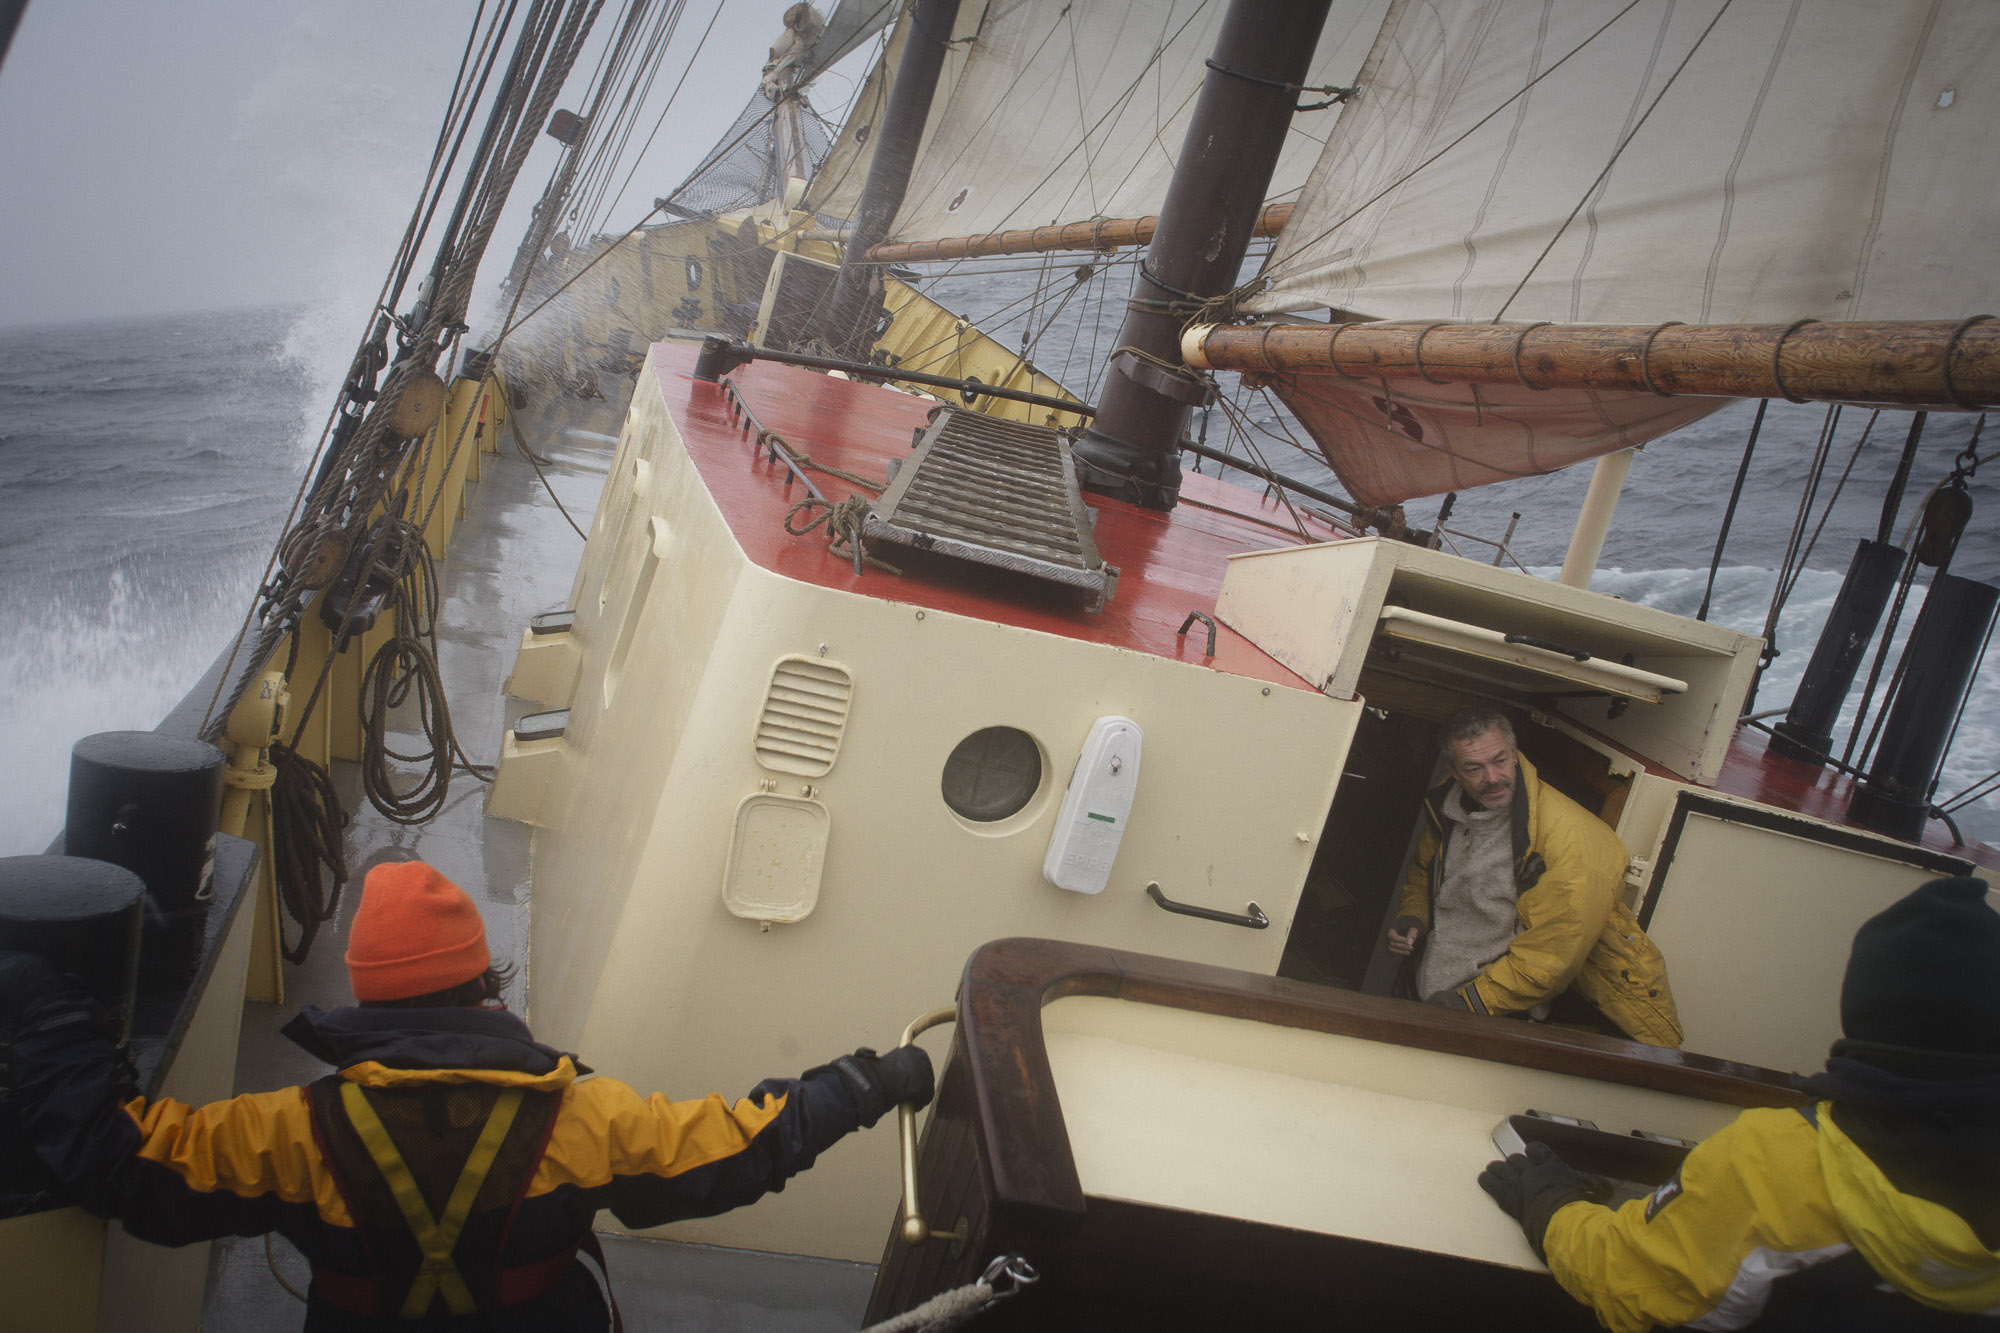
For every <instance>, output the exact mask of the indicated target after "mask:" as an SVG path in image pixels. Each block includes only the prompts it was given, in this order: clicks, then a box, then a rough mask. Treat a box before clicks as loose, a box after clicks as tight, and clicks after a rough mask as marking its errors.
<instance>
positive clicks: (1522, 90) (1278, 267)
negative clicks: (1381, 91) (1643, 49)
mask: <svg viewBox="0 0 2000 1333" xmlns="http://www.w3.org/2000/svg"><path fill="white" fill-rule="evenodd" d="M1640 3H1641V0H1627V3H1626V5H1625V7H1624V8H1623V9H1620V10H1619V11H1618V12H1617V13H1616V14H1613V15H1612V16H1611V17H1610V18H1608V19H1606V20H1605V21H1604V22H1603V23H1602V24H1601V25H1599V27H1598V28H1597V29H1596V31H1594V32H1592V33H1591V34H1590V36H1588V37H1586V38H1584V39H1583V40H1582V41H1581V42H1578V43H1577V44H1576V45H1575V46H1574V47H1572V48H1571V49H1570V50H1569V52H1568V53H1567V54H1565V55H1564V56H1563V57H1562V58H1561V59H1560V60H1557V61H1556V62H1555V63H1554V64H1553V65H1550V66H1549V67H1548V68H1547V69H1545V70H1543V71H1542V72H1541V73H1540V74H1537V75H1536V76H1535V77H1534V78H1532V79H1530V80H1528V81H1527V82H1526V83H1525V84H1523V85H1521V87H1519V88H1518V89H1516V90H1515V91H1514V92H1513V93H1512V94H1510V95H1509V96H1508V97H1507V98H1506V99H1505V100H1504V101H1502V102H1500V103H1499V105H1497V106H1495V107H1494V108H1493V109H1492V110H1491V111H1488V112H1487V113H1486V114H1485V115H1483V116H1481V117H1480V118H1479V119H1478V120H1476V121H1474V122H1473V123H1472V124H1471V125H1469V126H1467V127H1466V128H1465V129H1464V130H1463V131H1462V132H1461V133H1459V134H1458V135H1457V136H1456V137H1455V138H1453V139H1452V140H1451V142H1449V143H1447V144H1445V145H1444V146H1443V147H1442V148H1440V149H1438V150H1437V151H1436V152H1435V153H1432V154H1431V155H1430V156H1429V157H1426V158H1425V159H1424V160H1423V161H1421V162H1419V163H1417V165H1415V166H1414V167H1411V168H1410V169H1409V170H1408V171H1406V172H1404V173H1403V174H1402V175H1400V176H1398V177H1397V178H1396V179H1395V180H1393V181H1390V182H1389V183H1388V184H1387V185H1385V186H1383V187H1382V188H1381V189H1380V190H1377V191H1376V192H1375V193H1374V194H1372V195H1369V196H1368V197H1367V198H1366V199H1364V200H1362V201H1361V202H1360V203H1359V204H1356V205H1355V206H1354V207H1353V208H1351V209H1349V210H1348V211H1347V212H1346V213H1345V214H1344V215H1342V216H1341V217H1340V218H1338V219H1337V220H1335V221H1334V222H1331V223H1329V224H1328V225H1327V226H1326V228H1325V229H1324V230H1322V231H1320V232H1318V233H1317V234H1315V235H1313V236H1307V237H1302V238H1301V239H1300V241H1299V243H1298V244H1297V245H1294V246H1292V247H1291V248H1290V250H1289V253H1288V254H1287V256H1286V258H1285V259H1280V260H1276V261H1274V262H1273V263H1271V264H1270V265H1269V266H1267V268H1266V269H1265V271H1264V272H1263V273H1262V274H1260V275H1259V278H1258V282H1257V283H1256V284H1250V285H1244V286H1239V287H1237V288H1236V289H1235V290H1234V291H1233V292H1231V293H1230V296H1232V297H1238V298H1240V297H1242V296H1246V295H1248V294H1249V293H1250V291H1251V289H1252V286H1255V285H1261V283H1262V282H1263V280H1264V279H1267V278H1276V277H1279V276H1281V272H1282V270H1284V268H1285V265H1286V262H1287V261H1288V260H1292V261H1296V260H1298V258H1299V256H1300V255H1301V254H1302V253H1303V252H1304V251H1305V250H1306V249H1307V248H1309V247H1311V246H1314V245H1317V244H1318V243H1319V242H1321V241H1323V240H1325V239H1327V238H1328V237H1329V236H1331V235H1333V234H1334V233H1335V232H1337V231H1339V230H1340V229H1341V228H1342V227H1344V226H1346V225H1347V224H1348V223H1350V222H1352V221H1353V220H1354V219H1355V218H1357V217H1359V216H1361V214H1363V213H1365V212H1367V211H1368V210H1369V209H1370V208H1373V207H1374V206H1375V205H1376V204H1378V203H1380V202H1381V201H1382V200H1383V199H1385V198H1387V197H1388V196H1389V195H1391V194H1394V193H1395V192H1396V191H1397V190H1399V189H1401V188H1402V187H1403V186H1404V185H1406V184H1408V183H1409V182H1410V181H1411V180H1412V179H1414V178H1415V177H1416V175H1417V173H1419V172H1421V171H1423V170H1424V169H1425V168H1427V167H1429V166H1430V165H1431V164H1432V163H1434V162H1436V161H1437V160H1438V159H1439V158H1441V157H1443V156H1444V155H1445V154H1446V153H1449V152H1450V151H1451V150H1452V149H1454V148H1456V147H1458V146H1459V145H1460V144H1462V143H1464V142H1465V141H1466V140H1467V139H1469V138H1471V137H1472V136H1473V135H1475V134H1477V133H1478V132H1479V131H1480V130H1481V129H1483V128H1484V127H1485V125H1486V123H1487V122H1488V121H1490V120H1492V119H1493V118H1494V117H1495V116H1498V115H1499V114H1500V113H1501V112H1502V111H1505V110H1506V109H1507V108H1508V107H1510V106H1512V105H1513V104H1514V103H1516V102H1518V101H1520V100H1521V99H1522V98H1523V97H1526V96H1527V95H1528V94H1529V93H1530V92H1532V91H1534V89H1535V86H1536V85H1537V84H1539V83H1541V82H1542V80H1544V79H1546V78H1548V77H1550V76H1551V75H1553V74H1554V73H1555V72H1556V71H1557V70H1559V69H1561V68H1562V67H1563V66H1564V65H1566V64H1568V63H1569V62H1570V61H1571V60H1573V59H1575V58H1576V56H1577V55H1579V54H1580V53H1581V52H1583V51H1584V50H1585V49H1586V48H1587V47H1589V46H1590V44H1591V43H1592V42H1595V41H1596V40H1597V39H1598V38H1599V37H1602V36H1603V35H1604V34H1605V33H1606V32H1607V31H1609V30H1610V29H1611V27H1612V26H1613V25H1614V24H1616V23H1618V21H1619V20H1621V19H1623V18H1624V17H1625V16H1626V15H1627V14H1629V13H1631V12H1632V11H1633V10H1635V9H1637V8H1638V7H1639V5H1640Z"/></svg>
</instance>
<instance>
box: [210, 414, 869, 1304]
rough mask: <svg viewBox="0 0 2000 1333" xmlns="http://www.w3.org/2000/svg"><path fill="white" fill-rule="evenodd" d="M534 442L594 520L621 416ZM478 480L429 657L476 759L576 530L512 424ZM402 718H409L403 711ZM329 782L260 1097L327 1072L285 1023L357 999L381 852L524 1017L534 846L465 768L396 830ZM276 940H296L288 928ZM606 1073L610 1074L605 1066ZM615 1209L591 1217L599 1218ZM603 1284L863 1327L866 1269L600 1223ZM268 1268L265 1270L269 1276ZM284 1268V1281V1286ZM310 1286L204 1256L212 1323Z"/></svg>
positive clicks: (276, 1259) (567, 573) (343, 778)
mask: <svg viewBox="0 0 2000 1333" xmlns="http://www.w3.org/2000/svg"><path fill="white" fill-rule="evenodd" d="M589 425H590V427H591V429H588V430H586V429H582V428H575V429H571V430H569V431H566V432H564V431H558V432H553V433H551V434H549V435H547V436H538V434H537V433H536V432H535V431H534V430H533V429H532V428H530V429H529V430H528V438H529V439H530V440H533V441H535V443H536V447H537V448H538V449H539V450H541V451H542V452H543V453H544V455H545V457H546V458H547V459H548V461H547V462H545V463H544V464H543V467H542V471H543V472H544V473H546V475H547V477H548V481H549V485H550V487H551V488H552V489H553V490H554V492H555V494H556V495H557V496H558V497H559V498H560V499H561V501H562V503H563V506H564V507H565V508H567V509H568V510H569V513H570V515H571V516H572V517H573V518H574V519H575V521H576V523H577V524H578V525H579V526H580V527H582V528H583V529H584V530H586V531H588V530H589V526H590V515H591V512H592V510H593V508H594V507H595V505H596V503H597V497H598V494H599V492H600V491H601V490H602V488H603V484H604V479H605V473H606V470H607V468H608V467H609V465H610V461H611V454H612V449H613V447H614V443H615V441H614V440H613V439H612V438H610V437H608V436H607V435H606V434H605V432H606V430H608V429H615V428H616V425H615V422H611V423H609V424H606V423H605V422H595V421H594V422H591V423H589ZM481 469H482V476H481V480H480V481H478V482H476V483H474V484H473V485H472V486H471V487H470V488H469V490H468V492H467V497H466V510H467V512H466V517H465V519H464V520H463V522H462V523H461V524H460V526H459V528H458V530H457V532H456V533H455V534H454V536H453V538H452V544H451V550H450V556H449V559H448V561H447V562H446V563H445V565H444V566H443V567H442V568H441V570H440V574H441V576H442V578H441V581H442V588H441V592H442V595H443V599H444V607H443V610H442V612H441V614H440V615H439V629H438V641H439V643H438V655H439V659H440V660H439V667H440V669H441V671H442V673H443V676H444V681H445V689H446V697H447V699H448V701H449V704H450V708H451V718H452V725H453V727H454V729H455V730H456V731H457V733H458V737H459V740H460V743H461V744H462V745H463V747H464V749H465V751H466V753H467V754H468V755H470V756H471V757H472V758H473V759H474V760H476V761H478V762H480V763H491V762H492V761H493V760H494V759H495V758H496V757H497V755H498V753H499V750H500V741H501V737H502V735H503V733H504V732H505V730H506V728H507V727H508V726H509V725H511V724H512V722H513V721H514V719H515V718H517V717H519V716H520V715H521V714H522V713H525V712H529V711H532V709H533V705H532V704H531V703H530V702H528V701H524V700H518V699H508V698H506V697H505V696H503V695H502V693H501V687H502V685H503V683H504V682H505V680H506V677H507V674H508V672H509V671H510V670H511V669H512V667H513V663H514V653H515V649H516V647H517V646H518V644H519V642H520V636H521V631H522V629H523V628H524V627H525V626H526V625H527V623H528V618H529V617H530V616H531V615H533V614H534V613H536V612H538V611H548V610H556V609H559V608H561V607H563V606H565V605H566V604H567V601H568V597H569V592H570V586H571V583H572V580H573V578H574V575H575V570H576V563H577V559H578V557H579V556H580V555H581V553H582V550H583V542H582V539H581V538H579V537H578V536H577V535H576V533H575V532H574V531H572V530H571V528H570V526H569V524H568V523H567V522H565V521H564V519H563V516H562V514H561V513H560V512H559V511H558V510H557V508H556V506H555V505H554V504H553V503H552V502H551V501H550V498H549V492H548V490H545V489H544V486H543V483H542V482H541V481H540V480H539V479H538V478H537V476H536V474H535V470H534V468H532V467H531V466H530V465H529V463H528V462H527V460H526V459H524V458H523V457H522V456H521V455H520V453H519V451H518V450H517V449H516V448H515V446H514V444H513V440H512V436H511V435H508V436H507V437H506V438H505V442H504V443H503V445H502V452H501V453H500V454H499V455H497V456H496V455H486V456H484V457H483V458H482V459H481ZM397 722H398V723H399V724H402V723H405V722H413V719H397ZM390 747H391V748H392V749H395V750H399V751H402V752H405V753H411V752H415V751H417V750H421V749H422V748H423V743H422V741H421V740H420V739H419V738H418V737H417V735H416V734H415V732H414V731H406V732H403V733H401V734H400V735H398V734H393V733H392V735H391V736H390ZM333 777H334V780H335V783H336V785H337V786H338V787H339V789H340V793H341V799H342V801H343V802H344V803H345V805H346V808H347V810H348V812H349V814H350V815H351V816H352V818H353V822H352V823H351V824H350V826H349V828H348V831H347V855H348V866H349V869H350V870H351V871H352V879H351V880H350V881H349V884H348V887H347V889H346V890H345V891H344V892H343V894H342V898H341V902H340V909H339V913H338V916H337V917H336V919H335V920H333V921H330V922H328V923H327V924H326V925H325V926H323V927H322V928H321V931H320V934H319V937H318V939H317V940H316V941H315V942H314V945H313V947H312V950H311V952H310V953H309V955H308V956H307V958H306V959H305V961H304V962H303V963H302V964H299V965H297V966H293V965H290V964H287V965H286V967H285V1003H283V1004H279V1005H272V1004H259V1003H255V1002H250V1003H246V1004H245V1005H244V1011H243V1035H242V1045H241V1050H240V1053H239V1056H238V1060H237V1067H236V1088H235V1090H236V1091H237V1092H238V1093H243V1092H260V1091H268V1090H270V1089H274V1088H281V1087H286V1086H289V1085H292V1084H299V1083H306V1082H310V1081H311V1080H313V1079H316V1078H319V1077H322V1076H324V1075H325V1074H326V1073H328V1072H329V1069H328V1066H326V1065H324V1064H322V1063H320V1062H319V1061H318V1060H316V1059H314V1058H313V1057H312V1056H310V1055H307V1054H306V1053H305V1052H304V1051H302V1050H300V1049H299V1048H298V1047H296V1046H294V1045H293V1044H292V1043H291V1042H290V1041H288V1040H286V1039H285V1038H284V1037H282V1036H280V1035H279V1032H278V1030H279V1028H281V1027H282V1026H283V1025H284V1024H285V1023H286V1022H287V1021H289V1020H290V1018H291V1017H292V1015H293V1014H294V1013H295V1012H296V1011H297V1009H298V1008H299V1006H301V1005H306V1004H314V1005H319V1006H321V1007H323V1008H332V1007H334V1006H337V1005H343V1004H351V1003H352V1002H353V1000H352V996H351V994H350V992H349V990H348V986H347V971H346V967H345V964H344V963H343V962H342V961H341V954H342V953H343V951H344V950H345V948H346V941H347V931H348V926H349V924H350V922H351V921H352V919H353V914H354V909H355V907H356V905H357V904H358V903H359V901H360V887H361V879H362V876H363V875H365V874H366V873H367V870H368V868H369V867H370V866H373V865H375V864H378V863H379V862H382V861H385V860H402V859H407V858H409V857H412V856H415V857H421V858H422V859H423V860H426V861H429V862H430V863H431V864H433V865H435V866H437V867H438V869H440V870H441V871H443V872H444V873H445V874H446V875H448V876H450V877H451V879H452V880H454V881H455V882H456V883H458V884H459V885H460V886H461V887H462V888H464V889H465V891H466V892H467V893H469V894H470V895H472V898H473V900H474V901H475V902H477V903H478V904H479V907H480V911H481V914H482V915H483V917H484V919H485V922H486V935H487V940H488V943H489V945H490V947H491V948H492V951H493V955H494V959H495V961H496V962H502V961H504V962H507V963H511V964H512V965H513V966H514V967H515V968H516V970H517V975H516V978H515V981H514V983H513V985H512V986H511V987H510V990H509V993H508V997H507V998H508V1002H509V1004H510V1005H511V1006H512V1007H513V1008H514V1009H515V1010H516V1011H517V1012H518V1011H522V1010H523V1008H524V998H525V1001H526V1004H525V1012H526V1016H527V1017H528V1019H529V1021H530V1022H531V1023H532V1021H533V1017H534V1015H533V1003H532V995H533V979H532V971H533V960H532V959H531V958H529V957H528V956H527V948H528V913H529V911H530V905H529V897H528V845H529V836H530V833H531V830H530V829H529V828H528V826H526V825H525V824H517V823H513V822H511V821H508V820H501V819H489V818H488V817H487V816H486V813H485V805H486V789H485V787H484V785H483V784H482V783H480V782H478V781H477V780H475V779H474V778H473V777H472V776H470V775H469V774H466V773H463V772H458V773H454V774H453V776H452V781H451V786H450V792H449V795H448V797H447V799H446V801H445V805H444V808H443V810H442V811H441V812H440V813H439V814H438V816H437V818H436V819H435V820H433V821H432V822H430V823H428V824H424V825H420V826H408V825H402V824H398V823H395V822H394V821H392V820H390V819H388V818H387V817H385V816H384V815H382V814H381V813H380V812H378V811H377V810H376V809H375V808H374V807H373V806H371V805H370V804H369V803H368V800H367V798H366V797H365V796H364V795H363V794H362V791H361V787H360V776H359V770H358V768H357V767H356V765H354V764H352V763H340V764H336V765H335V768H334V773H333ZM287 938H288V939H289V938H293V934H292V932H291V928H290V923H289V922H288V923H287ZM605 1072H607V1073H610V1074H613V1075H615V1074H616V1073H617V1071H616V1070H607V1071H605ZM609 1221H610V1219H609V1217H608V1216H605V1217H602V1218H600V1224H601V1225H602V1224H605V1223H608V1222H609ZM605 1251H606V1255H607V1258H608V1260H609V1265H610V1272H611V1279H612V1284H613V1289H614V1291H615V1292H616V1294H617V1297H618V1300H619V1304H620V1306H621V1309H622V1311H623V1314H624V1318H625V1324H626V1327H628V1328H633V1329H651V1328H690V1329H715V1330H730V1331H733V1330H744V1331H746V1333H748V1331H749V1330H774V1331H777V1333H820V1331H821V1330H828V1331H831V1330H836V1329H853V1328H856V1327H858V1326H859V1324H860V1322H861V1313H862V1310H863V1308H864V1307H865V1306H866V1304H867V1300H868V1291H869V1288H870V1286H871V1285H872V1284H873V1282H874V1277H875V1270H874V1267H873V1265H869V1264H852V1263H840V1262H836V1261H832V1260H824V1259H805V1258H798V1257H794V1256H779V1255H765V1254H756V1253H751V1252H746V1251H740V1250H724V1249H716V1248H713V1247H709V1246H701V1245H686V1244H680V1243H675V1242H669V1241H659V1240H650V1239H645V1238H640V1237H626V1236H616V1235H607V1236H606V1237H605ZM274 1269H275V1274H274V1271H273V1270H274ZM279 1275H282V1279H283V1282H282V1283H281V1281H280V1279H279ZM308 1280H309V1275H308V1273H307V1269H306V1264H305V1261H304V1260H303V1259H302V1258H301V1257H300V1256H299V1254H298V1253H297V1252H296V1251H294V1250H293V1249H292V1248H291V1246H290V1245H288V1244H287V1243H286V1242H284V1241H283V1240H278V1239H274V1240H273V1241H272V1242H271V1245H270V1249H269V1253H268V1254H267V1251H266V1245H265V1242H264V1241H263V1240H262V1239H236V1238H224V1239H223V1240H220V1241H217V1242H216V1243H215V1245H214V1248H213V1251H212V1258H211V1262H210V1269H209V1294H208V1301H207V1308H206V1310H205V1312H204V1317H203V1324H202V1326H203V1328H204V1329H205V1330H208V1333H239V1331H241V1333H249V1331H250V1330H266V1329H273V1328H295V1327H297V1326H298V1325H299V1323H300V1322H301V1321H302V1320H303V1318H304V1306H303V1305H302V1304H301V1298H300V1297H298V1296H295V1295H293V1294H292V1293H290V1292H288V1291H287V1290H286V1289H285V1286H284V1285H283V1283H289V1284H290V1285H291V1286H292V1287H293V1288H296V1289H297V1290H298V1291H299V1292H303V1291H304V1290H305V1287H306V1285H307V1282H308Z"/></svg>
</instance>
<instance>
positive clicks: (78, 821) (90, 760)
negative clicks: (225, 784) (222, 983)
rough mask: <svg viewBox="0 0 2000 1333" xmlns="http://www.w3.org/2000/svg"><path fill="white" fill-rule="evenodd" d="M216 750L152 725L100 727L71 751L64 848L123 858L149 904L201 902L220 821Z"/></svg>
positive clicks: (208, 889) (168, 908) (117, 861)
mask: <svg viewBox="0 0 2000 1333" xmlns="http://www.w3.org/2000/svg"><path fill="white" fill-rule="evenodd" d="M222 767H223V763H222V751H220V750H218V749H216V748H215V747H214V746H213V745H210V744H209V743H208V742H206V741H198V740H192V739H190V738H188V737H185V736H162V735H160V734H159V733H158V732H152V731H101V732H99V733H98V734H97V735H95V736H85V737H84V738H83V739H82V740H80V741H78V742H77V743H76V746H75V748H73V749H72V750H71V751H70V761H69V813H68V817H67V820H66V822H65V824H64V827H63V850H64V851H65V852H68V853H69V854H70V855H71V856H88V857H93V858H95V859H97V860H99V861H109V862H111V863H112V864H113V865H121V866H124V867H125V868H126V869H127V870H130V871H133V872H134V873H135V874H137V875H138V876H139V878H140V879H142V880H144V881H145V882H146V892H147V893H149V894H150V895H152V899H153V906H154V908H155V910H157V911H160V912H180V911H185V910H187V909H190V908H195V907H200V906H205V905H206V904H207V902H208V899H209V897H210V895H211V894H212V893H213V891H214V886H213V884H211V882H210V879H211V876H212V875H213V873H214V870H215V833H216V829H217V827H218V825H220V823H221V822H222Z"/></svg>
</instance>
